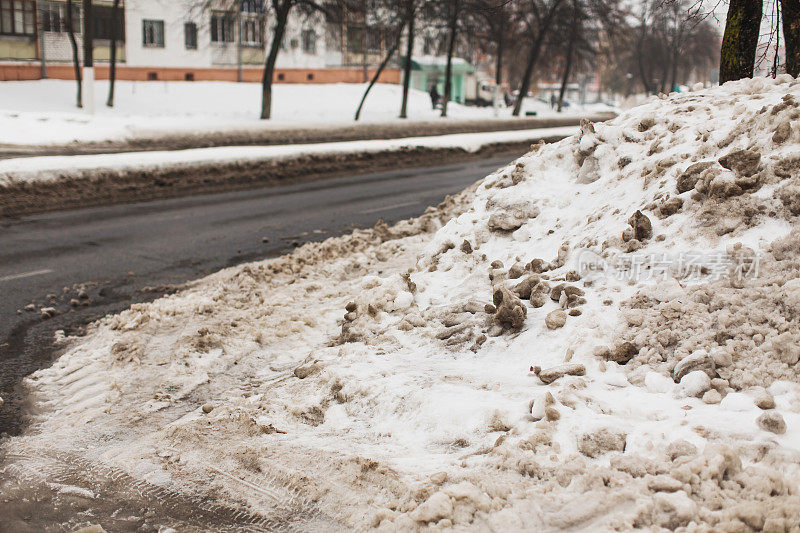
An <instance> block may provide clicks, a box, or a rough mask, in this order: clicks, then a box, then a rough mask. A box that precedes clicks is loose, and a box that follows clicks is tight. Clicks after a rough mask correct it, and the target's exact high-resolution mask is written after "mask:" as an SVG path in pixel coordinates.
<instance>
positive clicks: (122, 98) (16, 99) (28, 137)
mask: <svg viewBox="0 0 800 533" xmlns="http://www.w3.org/2000/svg"><path fill="white" fill-rule="evenodd" d="M364 89H365V85H363V84H344V83H342V84H276V85H275V86H274V87H273V115H272V116H273V118H272V120H271V121H269V123H265V122H264V121H260V120H258V116H259V113H260V106H261V86H260V85H259V84H255V83H230V82H127V81H121V82H118V83H117V88H116V97H115V106H114V108H113V109H110V108H108V107H106V106H105V98H106V93H107V91H108V82H105V81H99V82H97V85H96V91H95V99H96V104H95V110H96V114H95V115H94V116H88V115H87V114H86V113H83V112H81V111H80V110H78V109H76V108H75V83H74V82H70V81H63V80H40V81H20V82H12V81H9V82H3V83H0V144H2V143H6V144H37V145H38V144H50V143H68V142H73V141H104V140H124V139H128V138H134V137H147V136H150V135H157V134H167V133H181V132H192V133H197V132H211V131H225V130H233V129H236V130H239V129H243V128H244V129H246V128H264V127H271V126H272V125H274V126H276V127H277V126H287V125H313V124H331V123H352V122H353V115H354V114H355V111H356V108H357V107H358V103H359V101H360V100H361V96H362V94H363V92H364ZM401 93H402V87H401V86H399V85H390V84H378V85H376V86H375V87H374V88H373V89H372V92H371V93H370V96H369V98H368V99H367V102H366V104H365V106H364V110H363V111H362V115H361V116H362V121H363V122H380V123H385V122H387V121H395V120H399V119H398V118H397V115H398V113H399V110H400V99H401ZM523 111H536V112H537V113H538V115H539V116H558V114H557V113H555V112H553V111H552V110H550V107H549V106H548V105H547V104H544V103H542V102H539V101H538V100H535V99H533V98H531V99H528V100H526V105H525V107H524V109H523ZM603 111H613V108H610V107H608V106H605V105H602V104H600V105H593V106H573V107H571V108H570V109H569V111H566V112H565V114H572V115H575V114H581V113H595V112H603ZM448 112H449V114H450V116H451V118H452V119H481V118H494V111H493V110H492V109H491V108H478V107H469V106H463V105H459V104H451V105H450V107H448ZM510 115H511V110H510V109H501V110H500V116H501V117H510ZM438 117H439V111H438V110H433V109H432V108H431V103H430V97H429V96H428V94H427V93H425V92H423V91H417V90H412V91H411V93H410V95H409V118H410V119H411V120H430V119H436V118H438Z"/></svg>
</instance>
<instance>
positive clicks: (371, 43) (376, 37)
mask: <svg viewBox="0 0 800 533" xmlns="http://www.w3.org/2000/svg"><path fill="white" fill-rule="evenodd" d="M382 42H383V31H382V30H381V29H379V28H367V53H368V54H380V53H381V43H382Z"/></svg>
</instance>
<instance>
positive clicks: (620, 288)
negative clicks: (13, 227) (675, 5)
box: [6, 76, 800, 531]
mask: <svg viewBox="0 0 800 533" xmlns="http://www.w3.org/2000/svg"><path fill="white" fill-rule="evenodd" d="M798 98H800V84H798V82H797V81H795V80H794V79H792V78H790V77H787V76H783V77H780V78H778V79H777V80H774V81H773V80H766V79H755V80H744V81H741V82H737V83H729V84H726V85H724V86H723V87H720V88H717V89H711V90H705V91H699V92H694V93H688V94H680V95H672V96H671V97H669V98H663V99H657V98H654V99H651V100H650V101H649V102H648V103H646V104H645V105H643V106H641V107H638V108H636V109H635V110H633V111H631V112H629V113H627V114H625V115H623V116H620V117H619V118H617V119H615V120H613V121H610V122H607V123H604V124H594V125H592V124H589V123H584V124H583V125H582V127H581V132H580V133H579V134H578V135H576V136H573V137H571V138H568V139H565V140H564V141H562V142H560V143H557V144H553V145H544V146H539V147H537V148H536V149H535V150H533V151H532V152H530V153H528V154H525V155H524V156H523V157H521V158H520V159H518V160H517V161H515V162H514V163H512V164H511V165H509V166H508V167H506V168H504V169H501V170H499V171H497V172H495V173H493V174H492V175H490V176H488V177H487V178H485V179H484V180H482V181H481V182H479V183H478V184H476V185H475V186H473V187H472V188H470V189H469V190H467V191H465V192H464V193H462V194H460V195H458V196H457V197H455V198H451V199H448V200H447V201H446V202H445V203H444V204H442V205H441V206H439V207H438V208H436V209H431V210H429V212H428V213H426V214H425V215H424V216H423V217H422V218H421V219H418V220H415V221H408V222H403V223H400V224H399V225H397V226H395V227H393V228H388V227H386V226H385V225H382V224H379V225H378V226H376V228H374V229H373V230H370V231H366V232H357V233H356V234H354V235H352V236H347V237H343V238H339V239H332V240H329V241H326V242H324V243H321V244H310V245H306V246H305V247H303V248H301V249H299V250H298V251H297V252H296V253H295V254H293V255H291V256H286V257H283V258H279V259H276V260H273V261H267V262H264V263H257V264H250V265H245V266H242V267H237V268H234V269H228V270H226V271H223V272H221V273H219V274H216V275H214V276H211V277H209V278H207V279H205V280H201V281H199V282H197V283H196V284H195V285H194V286H193V287H191V288H190V289H188V290H187V291H184V292H182V293H179V294H177V295H173V296H170V297H165V298H164V299H162V300H159V301H156V302H154V303H152V304H145V305H137V306H134V307H133V308H132V309H130V310H129V311H126V312H124V313H122V314H121V315H118V316H113V317H107V318H106V319H104V320H102V321H100V322H99V323H98V324H97V325H95V326H93V328H92V329H91V331H90V332H89V333H88V334H87V335H86V337H84V338H80V339H68V340H67V342H68V349H67V351H66V353H65V355H64V356H63V357H62V358H61V359H59V361H58V362H57V363H56V364H55V365H54V366H53V367H52V368H50V369H46V370H42V371H40V372H37V373H36V374H34V375H33V376H32V377H31V378H30V380H29V381H28V386H29V387H30V390H31V392H32V394H33V397H34V400H35V401H36V404H37V406H39V409H40V415H39V416H38V418H37V419H36V423H35V425H34V430H33V431H32V432H31V433H30V434H29V435H27V436H26V437H23V438H19V439H15V440H12V441H9V442H7V443H6V447H7V449H8V450H9V453H14V454H17V455H19V456H25V457H30V458H31V459H29V461H30V462H31V464H33V465H35V464H36V463H37V461H41V460H42V459H41V457H52V456H53V455H54V454H55V453H57V450H63V451H64V452H65V453H66V451H71V452H72V453H77V452H74V451H73V450H76V449H87V450H91V452H90V453H91V454H93V455H94V456H97V457H101V460H102V461H105V462H108V463H111V464H113V465H115V466H116V467H118V468H122V469H124V470H125V471H126V472H130V473H131V474H132V475H136V476H137V477H139V478H141V479H144V480H148V482H149V483H152V484H156V485H158V486H165V487H168V488H170V489H174V488H175V487H186V486H190V487H192V488H193V490H201V488H203V489H205V490H207V491H209V493H212V492H213V494H215V498H220V494H223V495H225V497H227V498H229V499H231V500H232V501H239V502H246V505H247V508H248V509H250V510H252V512H256V513H262V514H265V515H270V513H275V512H276V509H278V508H281V507H280V506H281V505H284V506H286V505H290V504H288V503H286V502H289V501H295V500H293V499H292V497H290V496H287V495H290V494H295V495H296V494H297V493H300V494H302V495H303V498H305V500H303V501H305V502H313V503H312V504H311V505H312V507H313V509H314V510H315V512H319V513H320V515H319V516H322V517H324V519H325V520H329V521H330V523H338V524H340V525H344V526H345V527H357V528H364V527H370V526H373V527H379V528H383V529H387V530H393V529H403V530H405V529H414V528H425V527H437V528H439V529H449V528H453V527H456V528H468V529H476V530H555V529H570V528H571V529H581V530H608V529H628V528H632V527H638V528H646V529H654V528H667V529H676V528H680V527H686V528H687V529H688V530H701V531H708V530H737V531H746V530H762V529H764V530H770V531H788V530H790V529H791V528H796V527H797V521H798V517H800V497H798V489H800V487H798V481H797V480H798V479H800V478H798V474H800V472H799V471H798V470H800V467H798V464H800V463H798V460H800V410H799V409H798V405H799V403H798V402H800V377H798V357H799V355H798V354H800V350H798V339H797V333H796V332H797V331H798V329H800V328H798V326H800V324H799V322H800V312H799V311H798V310H799V309H800V284H798V282H797V279H798V278H800V262H798V260H797V257H798V252H799V251H800V238H799V237H798V232H797V227H798V216H800V207H798V197H800V196H798V195H800V182H798V172H797V169H798V168H800V153H798V150H797V141H798V138H799V136H800V132H798V131H797V128H796V125H795V121H796V120H797V119H798V118H800V100H798ZM443 223H444V225H443V226H442V224H443ZM75 428H78V429H75ZM111 435H113V438H110V436H111ZM52 443H56V444H55V445H53V444H52ZM34 452H38V453H39V455H38V456H37V455H36V453H34ZM209 464H213V465H214V467H213V469H212V468H211V467H209V466H208V465H209ZM219 472H223V474H219ZM237 480H238V481H237ZM248 487H249V488H248ZM253 487H256V488H259V487H263V488H264V489H263V491H264V493H266V491H267V489H269V490H270V491H271V492H269V494H271V496H270V498H267V499H265V498H263V497H261V498H258V497H254V496H253V494H252V492H248V491H251V490H252V488H253ZM292 491H295V492H292ZM284 508H285V507H284Z"/></svg>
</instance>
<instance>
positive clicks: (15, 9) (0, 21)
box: [0, 0, 36, 35]
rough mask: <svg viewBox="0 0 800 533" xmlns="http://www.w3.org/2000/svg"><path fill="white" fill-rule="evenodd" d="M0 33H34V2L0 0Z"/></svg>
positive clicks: (30, 0)
mask: <svg viewBox="0 0 800 533" xmlns="http://www.w3.org/2000/svg"><path fill="white" fill-rule="evenodd" d="M0 34H5V35H35V34H36V3H35V2H34V1H33V0H0Z"/></svg>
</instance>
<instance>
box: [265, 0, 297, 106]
mask: <svg viewBox="0 0 800 533" xmlns="http://www.w3.org/2000/svg"><path fill="white" fill-rule="evenodd" d="M291 9H292V2H291V0H283V2H281V3H280V4H278V5H276V9H275V11H276V19H275V34H274V35H273V36H272V44H271V45H270V48H269V55H268V56H267V62H266V64H265V65H264V77H263V78H262V79H261V119H262V120H268V119H269V118H270V117H271V116H272V77H273V76H274V75H275V61H276V60H277V59H278V52H279V51H280V49H281V42H282V41H283V34H284V33H285V32H286V22H287V21H288V20H289V11H291Z"/></svg>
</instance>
